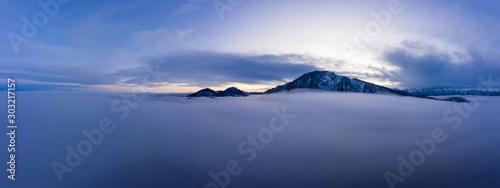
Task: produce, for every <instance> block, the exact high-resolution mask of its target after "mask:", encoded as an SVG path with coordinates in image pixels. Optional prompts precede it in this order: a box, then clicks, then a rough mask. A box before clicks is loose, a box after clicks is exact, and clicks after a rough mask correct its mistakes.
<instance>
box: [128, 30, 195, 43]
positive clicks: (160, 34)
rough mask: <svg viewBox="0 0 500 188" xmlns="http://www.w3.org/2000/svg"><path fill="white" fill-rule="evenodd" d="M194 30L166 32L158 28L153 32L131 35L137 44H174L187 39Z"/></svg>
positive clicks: (140, 32)
mask: <svg viewBox="0 0 500 188" xmlns="http://www.w3.org/2000/svg"><path fill="white" fill-rule="evenodd" d="M194 31H195V30H194V29H187V30H174V31H168V30H167V29H165V28H160V29H157V30H153V31H139V32H135V33H134V34H133V36H134V39H135V40H136V41H138V42H144V43H150V42H175V41H178V40H181V39H183V38H185V37H187V36H188V35H189V34H191V33H192V32H194Z"/></svg>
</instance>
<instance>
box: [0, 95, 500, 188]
mask: <svg viewBox="0 0 500 188" xmlns="http://www.w3.org/2000/svg"><path fill="white" fill-rule="evenodd" d="M0 94H2V93H0ZM3 94H5V93H3ZM19 98H20V99H22V102H21V103H19V106H18V107H19V111H18V115H19V118H20V119H19V120H18V121H19V125H20V126H19V128H18V136H19V137H18V142H19V145H20V146H22V147H19V150H18V151H16V152H17V153H16V154H19V157H18V158H17V159H18V164H19V166H18V168H17V169H18V173H19V179H18V180H17V181H16V182H13V181H9V182H6V181H7V180H6V179H2V180H0V183H2V185H6V186H7V187H204V186H205V185H206V184H207V183H208V182H211V181H213V179H212V178H211V177H210V175H209V172H211V171H213V172H215V173H217V172H219V171H222V170H225V169H226V164H227V162H228V161H231V160H236V161H238V162H239V163H240V166H241V167H242V170H241V173H240V174H239V175H237V176H231V177H230V178H231V179H230V183H229V185H228V187H318V188H322V187H389V186H388V184H387V182H386V180H385V178H384V175H383V174H384V173H385V172H386V171H390V172H393V173H396V174H399V173H398V172H397V170H398V169H397V168H398V165H399V164H400V161H399V160H398V156H399V155H401V156H403V157H405V158H408V156H409V154H410V153H411V152H412V151H415V150H417V149H418V146H416V145H415V143H414V140H416V139H418V140H424V139H428V138H431V133H432V131H433V130H434V129H436V128H442V129H443V130H444V131H445V133H446V135H447V136H448V139H447V140H446V142H444V143H442V144H437V145H436V148H435V152H434V153H433V154H432V155H430V156H426V158H425V161H424V162H423V164H422V165H420V166H417V167H415V171H414V172H413V173H412V175H411V176H409V177H404V178H405V182H404V183H398V184H397V185H396V187H498V186H499V185H500V180H499V179H498V176H499V175H500V162H499V161H498V158H499V157H500V150H499V149H498V143H499V141H500V137H498V134H497V133H498V131H500V130H499V127H498V126H497V122H498V115H497V114H498V111H499V107H498V104H499V102H500V100H499V99H500V98H498V97H491V98H489V99H487V100H483V101H481V102H480V103H479V104H478V106H477V108H475V110H474V111H470V109H471V108H463V106H462V107H461V108H462V109H465V110H466V113H468V114H470V116H468V118H466V119H464V118H461V119H462V120H463V121H462V123H461V127H460V128H459V129H457V130H453V129H452V128H451V127H452V126H453V125H454V123H456V120H453V121H452V122H450V121H445V120H443V114H444V113H445V112H446V111H447V110H449V109H454V108H456V107H454V106H455V105H458V104H456V103H451V102H442V101H434V100H426V99H418V98H408V97H398V96H389V95H368V94H349V93H317V92H314V93H311V92H299V93H291V94H290V93H288V94H287V93H284V94H276V95H265V96H252V97H246V98H219V99H217V100H214V99H209V98H199V99H194V100H187V99H186V98H184V97H169V96H161V95H158V96H149V97H148V98H147V99H146V100H145V101H142V102H137V101H134V100H133V98H129V99H130V100H132V101H131V102H133V103H135V102H137V103H136V104H137V106H135V108H131V107H130V108H129V109H130V114H129V115H128V116H125V119H123V120H121V119H120V117H121V115H122V114H123V112H122V111H119V112H113V111H112V110H111V108H110V106H111V105H112V103H113V100H114V99H121V98H122V97H121V96H120V95H117V96H98V95H78V94H68V93H66V94H64V93H57V92H22V93H19ZM0 102H2V101H0ZM3 102H5V101H3ZM48 106H50V108H51V110H47V107H48ZM119 106H120V107H122V108H123V107H124V106H126V104H125V103H120V104H119ZM283 107H286V109H287V110H286V111H287V113H288V114H292V115H295V117H294V118H293V119H289V124H288V125H285V128H284V129H283V130H282V131H281V132H276V133H275V134H274V137H273V139H272V140H271V141H270V142H269V143H268V144H265V148H264V149H262V150H261V151H257V152H256V156H255V159H254V160H253V161H251V162H247V161H246V159H247V158H248V157H249V156H250V155H249V154H243V155H242V154H240V153H239V152H238V146H239V145H240V144H241V143H242V142H243V141H247V142H248V137H249V136H253V137H258V134H259V132H260V131H261V130H263V129H265V128H269V127H270V125H269V123H270V121H272V119H273V117H275V113H274V112H273V109H275V108H276V109H277V110H278V111H280V112H283ZM459 107H460V106H459ZM467 109H468V110H467ZM449 117H453V119H456V118H460V116H459V114H458V113H454V112H452V113H451V114H449ZM0 118H2V117H0ZM3 118H6V117H3ZM103 118H109V119H110V120H111V121H112V122H113V124H114V125H115V130H114V131H113V132H111V133H106V134H104V137H103V140H102V143H101V144H100V145H99V146H94V147H93V148H92V152H91V153H90V154H89V155H88V156H84V157H83V160H82V162H81V164H80V165H78V166H76V167H72V169H73V172H72V173H65V174H64V175H63V178H64V181H63V182H62V183H59V181H58V178H57V177H56V175H55V173H54V170H53V169H52V167H51V164H52V162H54V161H57V162H60V163H62V164H66V162H65V159H66V155H67V153H68V152H67V151H66V149H65V147H67V146H69V147H72V148H76V146H77V144H78V143H79V142H80V141H82V140H85V139H87V138H86V137H85V136H84V135H83V134H82V130H88V131H90V130H93V129H96V128H99V122H100V121H101V119H103ZM280 124H282V122H281V120H279V119H278V120H277V121H276V125H280ZM265 137H266V136H265ZM266 138H267V137H266ZM259 142H260V141H259ZM0 144H2V145H7V140H5V139H2V141H1V143H0ZM246 146H247V147H245V148H244V149H248V148H250V147H251V146H249V145H246ZM0 154H1V155H2V156H6V155H7V150H0ZM23 177H30V178H23Z"/></svg>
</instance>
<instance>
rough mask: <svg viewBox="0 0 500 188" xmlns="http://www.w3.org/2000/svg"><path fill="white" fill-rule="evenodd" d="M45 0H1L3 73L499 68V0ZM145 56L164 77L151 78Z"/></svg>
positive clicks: (106, 75) (412, 80)
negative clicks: (157, 72) (156, 74)
mask: <svg viewBox="0 0 500 188" xmlns="http://www.w3.org/2000/svg"><path fill="white" fill-rule="evenodd" d="M40 2H41V3H42V4H47V5H51V4H50V3H51V2H57V1H55V0H41V1H26V0H21V1H13V0H3V1H2V2H0V22H1V24H2V27H0V37H1V40H0V63H1V67H2V68H1V69H0V75H1V76H2V77H6V76H12V77H15V78H17V79H18V80H19V82H21V83H23V85H24V89H25V90H111V91H128V90H129V89H130V88H132V87H135V86H142V85H144V86H147V88H148V91H151V92H187V91H194V90H197V89H199V88H203V87H214V88H224V87H227V86H230V85H236V86H238V87H241V88H242V89H244V90H264V89H268V88H271V87H272V86H275V85H276V84H281V83H284V82H285V81H289V80H291V79H293V78H296V77H297V76H299V75H301V74H303V73H306V72H309V71H311V70H316V69H324V70H329V71H334V72H336V73H338V74H341V75H345V76H350V77H357V78H360V79H363V80H367V81H371V82H374V83H377V84H381V85H384V86H387V87H401V88H409V87H434V86H475V85H477V84H478V83H477V82H478V81H477V76H479V75H488V74H493V75H497V74H498V73H500V61H499V60H500V50H499V49H500V35H498V31H499V30H500V11H498V9H499V8H498V7H500V6H499V5H500V4H499V3H498V2H496V1H485V0H483V1H451V0H443V1H430V0H427V1H410V0H400V1H395V0H377V1H337V0H332V1H321V0H313V1H305V0H303V1H298V0H294V1H286V3H285V2H284V1H281V0H268V1H249V0H242V1H241V3H233V4H231V3H229V2H226V1H210V0H163V1H139V0H128V1H76V0H72V1H63V0H60V1H59V3H57V9H56V8H55V7H54V6H43V5H42V6H40V5H39V3H40ZM61 2H63V3H61ZM66 2H67V3H66ZM232 2H240V1H232ZM64 3H66V4H64ZM44 7H48V9H47V10H48V11H47V10H44ZM40 11H43V12H45V13H52V14H45V15H48V16H47V17H46V19H45V20H44V17H43V16H40V15H39V14H37V13H39V12H40ZM384 13H390V14H389V17H388V15H387V14H384ZM23 18H26V19H23ZM33 18H35V20H33ZM44 22H46V23H44ZM374 23H375V24H376V25H378V27H377V26H376V25H373V24H374ZM36 24H38V25H40V27H37V26H36ZM26 25H35V28H36V31H32V30H30V31H29V32H27V33H24V34H23V29H26ZM28 30H29V29H28ZM359 31H361V32H363V34H360V33H359ZM26 34H28V35H26ZM366 35H369V36H368V37H366ZM356 41H357V42H356ZM147 67H149V68H150V69H156V67H158V68H159V70H160V71H161V72H162V73H161V74H162V76H163V78H164V80H162V81H161V82H156V81H155V80H151V81H150V82H146V83H144V82H141V81H140V78H141V77H143V75H145V74H147V72H146V71H145V69H146V68H147Z"/></svg>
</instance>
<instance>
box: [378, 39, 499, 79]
mask: <svg viewBox="0 0 500 188" xmlns="http://www.w3.org/2000/svg"><path fill="white" fill-rule="evenodd" d="M384 58H385V60H387V61H388V62H389V63H391V64H392V65H394V66H396V67H399V68H400V71H393V72H391V73H390V74H392V75H393V77H392V78H391V79H392V80H393V81H398V82H401V83H402V86H403V87H406V88H423V87H442V86H472V87H474V86H477V85H478V84H479V82H480V80H479V79H478V77H480V76H482V77H483V78H484V77H487V76H489V75H492V77H493V78H499V77H500V74H499V73H500V58H499V57H496V56H491V54H488V56H486V55H484V54H482V53H480V52H479V51H476V50H473V49H470V50H467V51H465V52H458V51H440V50H439V49H437V48H434V47H433V46H429V45H423V44H422V43H420V42H405V43H403V45H402V46H401V47H399V48H395V49H392V50H389V51H387V52H386V53H385V55H384Z"/></svg>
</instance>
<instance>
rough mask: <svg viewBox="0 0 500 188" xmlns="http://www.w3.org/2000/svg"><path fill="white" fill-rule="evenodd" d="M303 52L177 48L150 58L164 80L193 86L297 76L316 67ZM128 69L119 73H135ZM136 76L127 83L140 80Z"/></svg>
mask: <svg viewBox="0 0 500 188" xmlns="http://www.w3.org/2000/svg"><path fill="white" fill-rule="evenodd" d="M308 63H310V62H305V61H304V57H303V56H300V55H294V54H291V55H252V54H234V53H218V52H209V51H185V50H178V51H175V52H172V53H169V54H168V55H165V56H162V57H157V58H152V59H150V60H149V61H148V62H147V66H149V67H150V68H151V69H152V70H157V68H159V71H160V72H161V73H162V74H164V75H168V76H166V77H165V80H166V81H168V82H171V83H182V84H187V85H192V86H200V87H209V86H220V85H224V84H228V83H244V84H265V83H269V82H276V81H279V82H283V81H285V80H286V79H294V78H296V77H298V76H300V75H302V74H304V73H307V72H310V71H313V70H316V69H317V68H316V67H314V66H312V65H309V64H308ZM134 71H140V70H126V71H124V72H119V73H118V74H117V75H120V74H124V75H126V74H134V73H133V72H134ZM140 81H141V78H140V77H134V78H132V79H130V80H128V81H127V83H137V82H140Z"/></svg>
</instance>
